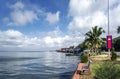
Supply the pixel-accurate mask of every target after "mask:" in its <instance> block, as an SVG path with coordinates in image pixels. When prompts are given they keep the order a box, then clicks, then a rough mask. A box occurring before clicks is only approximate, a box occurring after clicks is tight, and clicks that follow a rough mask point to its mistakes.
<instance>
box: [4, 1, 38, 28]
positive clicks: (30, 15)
mask: <svg viewBox="0 0 120 79" xmlns="http://www.w3.org/2000/svg"><path fill="white" fill-rule="evenodd" d="M9 8H11V10H12V11H11V12H10V15H9V17H6V18H4V19H3V21H4V22H6V24H7V25H9V26H24V25H26V24H28V23H33V22H35V21H36V20H38V13H37V12H36V11H34V10H28V9H26V8H25V5H24V4H23V3H22V2H16V3H15V4H13V5H10V6H9Z"/></svg>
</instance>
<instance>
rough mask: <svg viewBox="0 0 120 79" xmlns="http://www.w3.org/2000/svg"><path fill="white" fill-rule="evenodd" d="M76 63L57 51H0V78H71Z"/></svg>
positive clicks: (77, 61) (77, 58)
mask: <svg viewBox="0 0 120 79" xmlns="http://www.w3.org/2000/svg"><path fill="white" fill-rule="evenodd" d="M78 63H79V57H76V56H65V54H63V53H57V52H0V79H71V77H72V75H73V73H74V71H75V69H76V67H77V64H78Z"/></svg>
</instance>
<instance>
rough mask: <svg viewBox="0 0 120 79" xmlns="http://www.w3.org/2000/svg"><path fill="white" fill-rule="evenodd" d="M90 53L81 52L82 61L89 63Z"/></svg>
mask: <svg viewBox="0 0 120 79" xmlns="http://www.w3.org/2000/svg"><path fill="white" fill-rule="evenodd" d="M87 61H88V55H87V54H86V53H82V54H81V63H87Z"/></svg>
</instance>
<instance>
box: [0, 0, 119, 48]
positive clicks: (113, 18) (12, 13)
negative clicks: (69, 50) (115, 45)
mask: <svg viewBox="0 0 120 79" xmlns="http://www.w3.org/2000/svg"><path fill="white" fill-rule="evenodd" d="M107 4H108V3H107V0H59V1H58V0H0V50H16V49H19V50H53V49H59V48H61V47H68V46H70V45H75V46H76V45H77V44H79V43H81V42H82V41H83V40H84V39H85V36H84V34H85V33H86V32H87V31H88V30H90V28H91V27H94V26H96V25H97V26H100V27H102V28H103V29H105V30H106V33H105V34H103V35H102V36H103V37H106V35H107V22H108V21H107V11H108V10H107ZM119 18H120V1H119V0H110V32H111V34H112V35H113V37H116V36H118V34H117V33H116V29H117V26H119V25H120V20H119Z"/></svg>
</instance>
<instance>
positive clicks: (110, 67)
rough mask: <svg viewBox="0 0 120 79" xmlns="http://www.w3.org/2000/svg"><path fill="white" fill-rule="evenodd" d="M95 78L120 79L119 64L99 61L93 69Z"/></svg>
mask: <svg viewBox="0 0 120 79" xmlns="http://www.w3.org/2000/svg"><path fill="white" fill-rule="evenodd" d="M94 72H95V79H120V75H119V73H120V66H118V65H116V64H114V63H111V62H104V63H100V64H99V65H98V66H96V67H95V69H94Z"/></svg>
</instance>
